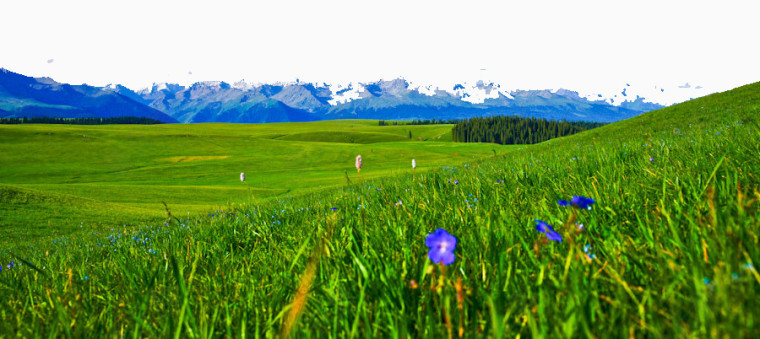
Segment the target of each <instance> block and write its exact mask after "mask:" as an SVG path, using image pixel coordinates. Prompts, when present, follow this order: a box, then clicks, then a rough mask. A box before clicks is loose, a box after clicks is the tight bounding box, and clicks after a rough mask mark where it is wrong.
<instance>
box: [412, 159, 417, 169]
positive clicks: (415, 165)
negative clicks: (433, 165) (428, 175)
mask: <svg viewBox="0 0 760 339" xmlns="http://www.w3.org/2000/svg"><path fill="white" fill-rule="evenodd" d="M412 168H413V169H414V168H417V162H416V161H414V159H412Z"/></svg>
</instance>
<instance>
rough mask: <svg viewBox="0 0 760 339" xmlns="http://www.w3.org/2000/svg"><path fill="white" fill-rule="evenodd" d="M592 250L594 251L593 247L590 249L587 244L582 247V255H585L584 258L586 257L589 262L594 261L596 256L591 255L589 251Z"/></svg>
mask: <svg viewBox="0 0 760 339" xmlns="http://www.w3.org/2000/svg"><path fill="white" fill-rule="evenodd" d="M593 249H594V247H592V246H591V245H589V244H586V246H583V253H586V256H587V257H588V259H589V260H594V259H596V254H594V253H591V250H593Z"/></svg>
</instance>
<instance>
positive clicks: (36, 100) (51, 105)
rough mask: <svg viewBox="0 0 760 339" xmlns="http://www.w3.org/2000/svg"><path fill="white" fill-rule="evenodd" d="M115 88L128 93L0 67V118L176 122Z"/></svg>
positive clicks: (120, 88)
mask: <svg viewBox="0 0 760 339" xmlns="http://www.w3.org/2000/svg"><path fill="white" fill-rule="evenodd" d="M118 91H124V92H131V91H129V89H127V88H126V87H118V86H113V87H112V88H110V89H109V88H101V87H94V86H88V85H69V84H64V83H58V82H56V81H55V80H53V79H50V78H32V77H27V76H24V75H21V74H18V73H14V72H11V71H9V70H6V69H4V68H0V118H3V117H51V118H113V117H123V116H132V117H145V118H151V119H156V120H159V121H163V122H177V120H175V119H174V118H172V117H170V116H168V115H166V114H164V113H163V112H160V111H159V110H156V109H154V108H151V107H148V106H146V105H145V104H143V103H141V102H140V101H137V100H135V99H133V98H132V97H131V96H124V95H120V94H119V92H118ZM114 92H116V93H114ZM132 94H133V96H137V95H136V94H134V93H132ZM140 100H141V99H140Z"/></svg>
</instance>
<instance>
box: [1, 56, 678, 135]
mask: <svg viewBox="0 0 760 339" xmlns="http://www.w3.org/2000/svg"><path fill="white" fill-rule="evenodd" d="M662 107H663V106H661V105H659V104H655V103H650V102H646V101H645V99H644V98H641V97H637V98H636V99H634V100H632V101H623V102H618V104H617V105H613V104H611V103H610V102H608V101H605V100H601V99H600V100H598V101H595V100H590V99H589V98H587V97H581V96H580V95H578V93H577V92H574V91H571V90H567V89H557V90H513V91H505V90H502V89H501V88H500V87H499V86H498V85H495V84H493V83H484V82H482V81H478V82H477V83H476V84H474V85H467V84H458V85H455V86H453V87H452V88H450V89H439V88H435V89H433V88H431V87H430V86H415V85H411V84H410V83H409V82H408V81H406V80H404V79H394V80H388V81H386V80H380V81H376V82H371V83H350V84H347V85H328V84H314V83H301V82H295V83H280V84H258V85H255V84H251V83H247V82H245V81H240V82H236V83H234V84H229V83H226V82H222V81H206V82H197V83H194V84H192V85H190V86H182V85H177V84H167V83H159V84H153V86H151V87H149V88H146V89H142V90H137V91H134V90H131V89H129V88H127V87H124V86H121V85H115V84H112V85H108V86H105V87H94V86H88V85H69V84H62V83H58V82H55V81H53V80H52V79H50V78H32V77H27V76H24V75H21V74H17V73H14V72H11V71H8V70H5V69H0V117H20V116H30V117H31V116H50V117H85V116H87V117H113V116H138V117H149V118H153V119H157V120H160V121H164V122H182V123H199V122H237V123H266V122H296V121H315V120H325V119H387V120H412V119H462V118H470V117H475V116H492V115H518V116H525V117H537V118H546V119H556V120H560V119H565V120H571V121H578V120H585V121H596V122H614V121H618V120H622V119H627V118H630V117H633V116H636V115H638V114H641V113H644V112H647V111H651V110H654V109H658V108H662Z"/></svg>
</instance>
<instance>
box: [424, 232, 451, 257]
mask: <svg viewBox="0 0 760 339" xmlns="http://www.w3.org/2000/svg"><path fill="white" fill-rule="evenodd" d="M425 246H427V247H429V248H430V251H428V258H430V260H431V261H432V262H433V263H434V264H438V263H443V264H444V265H451V264H453V263H454V259H456V256H455V255H454V249H455V248H456V247H457V238H456V237H455V236H453V235H451V234H449V232H446V230H445V229H443V228H439V229H437V230H435V232H433V233H430V234H428V235H427V237H425Z"/></svg>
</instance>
